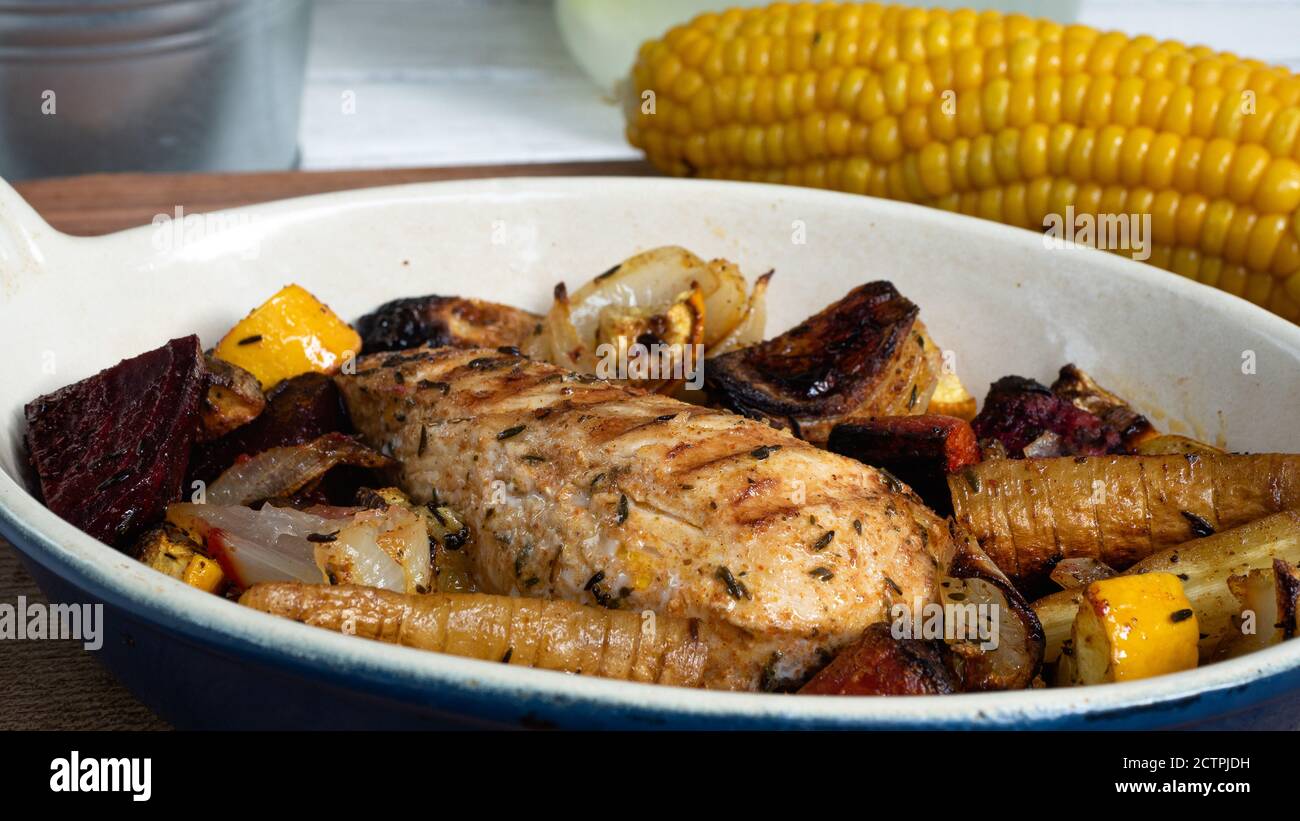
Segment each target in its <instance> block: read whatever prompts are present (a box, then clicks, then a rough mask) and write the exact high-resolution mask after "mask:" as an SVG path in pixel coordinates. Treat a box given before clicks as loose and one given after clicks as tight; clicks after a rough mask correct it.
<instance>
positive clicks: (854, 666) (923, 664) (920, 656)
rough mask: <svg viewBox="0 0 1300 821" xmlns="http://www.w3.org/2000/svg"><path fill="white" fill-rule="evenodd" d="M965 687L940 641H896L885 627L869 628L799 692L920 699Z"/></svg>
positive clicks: (876, 625) (873, 626)
mask: <svg viewBox="0 0 1300 821" xmlns="http://www.w3.org/2000/svg"><path fill="white" fill-rule="evenodd" d="M960 689H961V683H960V681H959V679H958V678H957V676H956V674H955V673H954V672H953V670H952V667H951V665H950V663H949V653H948V648H947V647H946V646H945V645H944V643H943V642H942V641H939V640H937V639H931V640H924V639H911V638H907V639H897V638H894V636H893V634H892V633H891V632H890V627H889V625H888V624H885V623H884V622H877V623H876V624H873V625H871V626H870V627H868V628H867V629H866V630H865V631H864V632H863V634H862V637H861V638H860V639H858V640H857V641H856V642H854V643H853V644H850V645H849V646H848V647H845V648H844V649H843V650H841V651H840V652H839V654H838V655H836V656H835V659H834V661H832V662H831V663H830V664H828V665H826V666H825V667H823V668H822V670H821V672H819V673H818V674H817V675H815V676H813V678H812V680H811V681H809V682H808V683H807V684H805V685H804V686H803V687H802V688H801V689H800V690H799V692H800V693H802V694H804V695H815V696H922V695H932V694H936V693H955V692H958V691H959V690H960Z"/></svg>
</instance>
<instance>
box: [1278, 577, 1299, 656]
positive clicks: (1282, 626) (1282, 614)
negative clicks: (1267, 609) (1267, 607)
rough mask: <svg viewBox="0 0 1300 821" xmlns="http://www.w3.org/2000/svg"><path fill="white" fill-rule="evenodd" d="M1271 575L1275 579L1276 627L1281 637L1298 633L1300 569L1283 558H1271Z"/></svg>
mask: <svg viewBox="0 0 1300 821" xmlns="http://www.w3.org/2000/svg"><path fill="white" fill-rule="evenodd" d="M1273 577H1274V579H1276V581H1277V616H1278V620H1277V628H1278V629H1279V630H1281V631H1282V638H1283V639H1293V638H1295V637H1296V634H1297V633H1300V570H1297V569H1296V566H1295V565H1294V564H1292V563H1291V562H1288V561H1286V560H1285V559H1274V560H1273Z"/></svg>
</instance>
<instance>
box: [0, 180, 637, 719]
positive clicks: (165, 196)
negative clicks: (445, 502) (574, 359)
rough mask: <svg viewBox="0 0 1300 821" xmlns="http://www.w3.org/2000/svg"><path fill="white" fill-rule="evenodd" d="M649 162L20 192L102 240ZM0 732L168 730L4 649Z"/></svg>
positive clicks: (13, 589)
mask: <svg viewBox="0 0 1300 821" xmlns="http://www.w3.org/2000/svg"><path fill="white" fill-rule="evenodd" d="M650 173H653V172H652V171H651V170H650V168H649V166H647V165H646V164H644V163H640V162H601V163H550V164H545V165H513V166H488V167H481V166H480V167H459V168H409V169H391V170H382V171H329V172H282V173H262V174H226V175H209V174H176V175H170V174H168V175H153V174H99V175H93V176H85V177H69V178H64V179H51V180H34V181H31V182H26V183H22V184H19V185H18V186H16V187H17V189H18V191H19V193H21V194H22V195H23V196H24V197H25V198H26V199H27V201H28V202H29V203H31V205H32V207H33V208H35V209H36V210H37V211H38V212H40V214H41V215H42V216H43V217H44V218H45V219H46V221H48V222H49V223H50V224H51V225H52V226H54V227H55V228H57V229H59V230H60V231H64V232H66V233H69V234H77V235H81V236H93V235H98V234H105V233H109V232H111V231H117V230H120V229H123V228H130V227H133V226H136V225H143V224H146V223H148V222H149V221H150V220H151V219H153V217H154V215H155V214H164V213H165V214H170V213H172V212H173V210H174V209H175V208H176V207H177V206H182V207H184V209H185V211H186V212H187V213H200V212H203V211H213V210H216V209H219V208H229V207H232V206H237V205H248V204H251V203H256V202H266V201H268V200H277V199H283V198H285V197H296V196H303V195H307V194H318V193H322V192H325V191H339V190H344V189H349V188H367V187H371V186H377V185H397V184H401V183H410V182H430V181H435V180H460V179H474V178H480V177H514V176H548V177H554V176H586V175H637V176H641V175H645V174H650ZM19 596H26V597H27V599H28V600H29V601H44V597H43V596H41V594H40V591H39V590H38V589H37V588H36V584H35V583H34V582H33V581H32V578H31V576H29V575H28V574H27V571H26V570H25V569H24V568H23V566H22V564H21V563H20V562H19V560H18V556H17V554H16V552H15V551H14V549H13V548H12V547H11V546H10V545H8V544H7V543H5V542H4V541H3V540H0V602H7V603H15V602H16V601H17V599H18V597H19ZM0 729H98V730H114V729H116V730H121V729H130V730H159V729H167V725H166V724H165V723H164V722H162V721H161V720H160V719H158V718H157V717H156V716H154V715H153V714H152V713H151V712H150V711H149V710H148V708H146V707H145V706H144V705H142V704H141V703H140V702H138V701H136V700H135V698H134V697H132V695H131V694H130V693H129V692H127V691H126V689H125V688H123V687H122V686H121V685H120V684H118V683H117V682H116V681H115V680H114V679H113V677H112V676H111V675H109V674H108V672H107V671H106V670H104V669H103V668H102V667H100V665H99V664H98V663H97V662H96V661H95V659H94V654H93V653H87V652H86V651H84V650H83V649H82V648H81V644H80V643H78V642H73V641H0Z"/></svg>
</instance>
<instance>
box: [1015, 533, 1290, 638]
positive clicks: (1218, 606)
mask: <svg viewBox="0 0 1300 821" xmlns="http://www.w3.org/2000/svg"><path fill="white" fill-rule="evenodd" d="M1275 559H1283V560H1285V561H1288V562H1292V563H1294V562H1300V512H1297V511H1294V510H1288V511H1285V512H1283V513H1276V514H1274V515H1272V516H1267V517H1265V518H1263V519H1259V520H1257V521H1253V522H1251V523H1250V524H1246V525H1242V526H1241V527H1237V528H1233V529H1232V530H1225V531H1223V532H1222V533H1216V534H1215V535H1213V536H1207V537H1205V538H1202V539H1194V540H1192V541H1189V542H1186V543H1184V544H1180V545H1176V546H1174V547H1170V548H1167V549H1165V550H1162V551H1160V552H1159V553H1155V554H1153V555H1151V556H1148V557H1147V558H1145V559H1143V560H1142V561H1140V562H1138V563H1137V564H1135V565H1133V566H1132V567H1130V568H1129V569H1128V570H1126V571H1124V573H1123V574H1121V575H1125V576H1128V575H1136V574H1140V573H1172V574H1174V575H1175V576H1177V577H1178V578H1179V580H1180V581H1182V583H1183V591H1184V593H1185V594H1186V595H1187V598H1188V600H1189V601H1191V603H1192V608H1193V609H1194V610H1195V611H1196V618H1197V621H1198V623H1199V625H1200V631H1201V636H1202V638H1201V657H1202V659H1208V658H1210V657H1211V656H1212V654H1213V653H1214V650H1215V648H1216V647H1217V646H1218V645H1219V644H1220V642H1221V641H1222V640H1223V639H1224V637H1225V636H1227V635H1228V634H1229V633H1230V632H1231V631H1232V624H1231V622H1232V618H1233V617H1234V616H1237V615H1238V614H1239V613H1240V611H1241V609H1240V606H1239V603H1238V602H1237V599H1236V598H1235V597H1234V594H1233V592H1232V590H1231V588H1230V585H1229V579H1230V578H1232V577H1233V576H1244V575H1248V574H1249V573H1250V572H1251V571H1252V570H1265V569H1268V568H1269V567H1271V566H1272V564H1273V561H1274V560H1275ZM1081 598H1082V589H1073V590H1062V591H1060V592H1057V593H1053V594H1051V595H1050V596H1045V597H1043V598H1041V599H1039V600H1038V601H1036V602H1034V611H1035V612H1036V613H1037V614H1038V617H1039V619H1040V620H1041V621H1042V624H1043V630H1044V633H1045V635H1046V637H1047V649H1046V654H1045V658H1046V660H1047V661H1054V660H1056V658H1057V656H1058V654H1059V653H1060V652H1061V646H1062V644H1063V643H1064V642H1065V641H1066V639H1068V637H1069V633H1070V626H1071V624H1073V622H1074V616H1075V613H1076V611H1077V610H1078V608H1079V602H1080V600H1081Z"/></svg>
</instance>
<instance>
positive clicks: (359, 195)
mask: <svg viewBox="0 0 1300 821" xmlns="http://www.w3.org/2000/svg"><path fill="white" fill-rule="evenodd" d="M610 186H620V187H624V188H629V189H637V188H643V190H647V191H649V190H652V189H663V188H668V189H677V190H681V189H683V188H684V187H689V188H688V190H685V191H683V192H682V193H683V195H685V196H693V197H695V196H719V197H725V196H728V195H730V194H733V193H735V191H736V189H737V187H744V188H745V189H747V193H749V194H752V193H754V189H755V188H758V189H772V190H771V195H772V196H777V195H778V193H779V195H780V196H781V197H784V198H785V199H786V200H788V201H793V202H795V203H798V202H800V201H803V200H805V199H813V200H815V199H818V198H826V197H851V198H853V199H854V200H856V201H858V202H859V203H861V202H862V201H864V200H870V207H871V208H873V209H875V210H877V211H879V212H882V213H889V212H895V213H896V214H898V215H905V216H906V217H907V218H908V219H910V220H914V221H917V222H923V221H931V222H933V223H938V224H940V225H944V224H947V225H949V226H952V227H954V228H956V229H959V232H960V233H962V234H964V235H967V236H975V237H976V238H982V237H988V238H990V240H992V241H996V242H998V243H1001V244H1004V245H1010V246H1016V245H1018V246H1021V247H1023V248H1025V249H1026V251H1027V252H1028V250H1029V249H1030V248H1032V247H1035V246H1037V247H1040V248H1041V238H1040V236H1039V235H1038V234H1036V233H1034V232H1030V231H1025V230H1021V229H1017V228H1011V227H1007V226H1003V225H999V224H996V223H993V222H988V221H985V220H978V219H974V218H971V217H965V216H961V215H955V214H950V213H947V212H944V211H940V210H937V209H930V208H924V207H921V206H916V205H911V204H908V203H899V202H893V201H888V200H875V199H871V198H864V197H856V196H853V195H847V194H838V193H834V192H826V191H819V190H814V189H792V188H789V187H779V186H768V185H759V184H755V183H730V182H718V181H703V180H676V179H658V178H644V179H643V178H624V177H572V178H570V177H547V178H505V179H491V180H470V181H455V182H442V183H415V184H410V185H401V186H389V187H383V188H371V189H361V190H354V191H340V192H334V193H328V194H320V195H314V196H310V197H301V198H296V199H289V200H280V201H276V202H270V203H264V204H260V205H253V206H248V207H246V208H241V209H236V210H234V211H232V212H230V213H248V214H255V215H259V216H261V217H263V218H270V217H273V216H283V215H285V214H290V213H293V212H300V218H301V219H310V218H311V216H310V215H311V212H312V211H313V210H317V209H321V210H329V209H330V208H331V207H334V206H338V205H342V204H344V203H357V202H364V201H378V200H391V199H394V198H396V199H402V198H404V197H407V196H411V195H413V194H415V193H417V192H427V191H431V190H432V191H434V192H436V194H437V195H438V196H439V197H455V196H459V195H473V194H476V193H477V194H481V193H484V192H485V191H492V192H509V191H512V190H514V191H528V192H538V193H554V194H557V195H563V194H568V195H573V194H581V193H582V192H583V191H584V190H592V189H598V188H599V189H608V188H609V187H610ZM859 207H860V206H859ZM4 229H8V232H9V233H8V237H6V235H5V230H4ZM147 230H148V226H144V227H140V228H134V229H130V231H134V232H142V231H147ZM121 233H127V232H121ZM110 236H119V235H110ZM51 238H54V240H53V241H71V242H93V241H95V240H93V239H90V240H87V239H79V238H71V237H67V236H65V235H61V234H58V233H57V232H55V231H54V230H53V229H52V228H50V227H49V226H47V225H45V224H44V222H43V221H41V220H40V218H39V217H38V216H37V215H36V214H35V212H34V211H32V210H31V209H30V208H29V207H28V206H27V205H26V203H24V202H22V201H21V199H19V198H18V197H17V195H16V194H15V193H14V192H13V190H12V189H10V188H9V187H8V186H7V185H6V184H4V183H3V181H0V261H3V260H4V259H6V257H7V258H8V259H9V261H10V262H13V261H14V259H15V258H16V257H17V258H19V259H20V260H21V256H22V255H23V254H25V253H29V254H30V253H35V252H36V250H37V247H38V242H47V241H51ZM1085 253H1090V254H1091V255H1092V259H1093V266H1094V267H1095V268H1096V269H1097V270H1098V273H1099V274H1102V275H1106V276H1115V277H1120V278H1129V279H1137V280H1142V281H1144V282H1145V283H1146V284H1148V285H1154V286H1155V287H1156V288H1158V289H1160V290H1163V291H1165V292H1167V293H1168V294H1169V295H1170V298H1172V299H1181V300H1189V301H1191V302H1193V303H1196V304H1197V305H1199V306H1200V307H1203V308H1205V309H1206V310H1213V311H1218V312H1222V313H1226V314H1228V315H1230V316H1231V317H1233V318H1234V319H1235V320H1236V321H1237V322H1240V323H1251V324H1253V325H1254V326H1255V327H1257V328H1259V329H1262V330H1263V331H1265V332H1267V333H1269V334H1271V335H1272V336H1273V338H1274V339H1277V340H1280V341H1282V342H1283V343H1284V344H1285V345H1286V346H1287V347H1289V348H1291V349H1293V350H1295V351H1297V352H1300V326H1296V325H1294V324H1292V323H1290V322H1287V321H1286V320H1284V319H1282V318H1280V317H1278V316H1276V315H1274V314H1272V313H1270V312H1268V311H1265V310H1264V309H1262V308H1259V307H1258V306H1255V305H1253V304H1251V303H1249V302H1247V301H1245V300H1243V299H1240V298H1237V297H1234V296H1231V295H1229V294H1226V293H1224V292H1221V291H1218V290H1216V289H1213V288H1209V287H1207V286H1204V285H1200V284H1198V283H1195V282H1192V281H1190V280H1187V279H1184V278H1182V277H1178V276H1172V275H1170V274H1168V273H1165V272H1162V271H1160V270H1158V269H1155V268H1151V267H1149V266H1146V265H1142V264H1139V263H1135V262H1132V261H1130V260H1127V259H1123V258H1121V257H1118V256H1115V255H1112V254H1108V253H1104V252H1085ZM1298 358H1300V357H1298ZM0 518H3V519H4V520H6V521H7V524H8V525H9V526H10V528H11V529H13V530H14V531H16V532H14V533H12V534H11V535H13V536H15V537H16V538H17V539H18V540H23V541H26V542H27V543H28V544H29V545H32V546H33V547H35V546H39V550H40V551H41V553H36V554H33V556H32V558H33V559H35V560H36V561H37V562H39V563H41V564H43V565H45V566H47V567H50V568H51V569H53V570H55V572H57V573H59V575H61V576H68V575H69V574H68V573H67V571H68V570H71V571H72V574H71V576H72V578H73V580H74V583H76V584H78V585H81V586H89V587H91V588H92V589H93V590H97V591H102V592H105V593H106V594H107V597H108V598H111V599H114V600H116V601H117V603H120V604H122V605H124V606H126V607H128V608H129V609H130V610H131V611H132V612H133V613H135V614H137V615H138V616H139V617H141V618H144V619H146V620H148V621H151V622H154V623H158V624H162V625H164V626H166V627H168V628H169V629H171V630H174V631H176V632H180V633H183V634H186V635H188V636H190V637H192V638H195V639H197V640H199V641H201V642H205V643H208V644H214V645H218V646H221V645H229V644H232V643H233V644H235V645H237V646H238V645H241V644H243V645H248V646H251V647H253V648H257V649H259V650H261V651H264V652H268V653H271V652H273V653H280V654H283V656H284V657H285V658H286V660H288V661H292V662H296V663H297V664H300V665H310V666H321V667H324V668H325V669H332V670H335V671H338V672H341V673H343V674H344V675H350V674H351V675H356V676H359V677H365V678H371V679H375V678H382V679H388V680H391V681H394V682H400V683H402V684H404V685H409V684H410V683H417V684H423V683H427V684H428V685H429V687H430V693H436V692H438V691H439V689H440V688H442V687H448V688H454V689H459V690H465V691H470V692H475V691H476V692H477V693H479V694H484V693H493V694H499V696H500V697H501V698H510V697H511V696H512V695H514V696H517V695H519V694H522V693H527V694H528V695H529V696H534V697H540V698H545V699H548V700H554V701H555V702H557V703H573V702H589V703H591V704H593V705H597V706H606V707H610V708H615V709H619V710H626V711H629V712H645V711H652V712H656V711H657V712H662V713H664V714H666V715H671V716H673V717H678V718H682V719H687V720H690V719H699V720H703V721H708V720H710V719H718V720H726V719H743V720H745V721H747V722H749V721H757V722H762V720H764V719H771V720H776V721H781V722H783V723H791V722H795V723H800V724H807V725H808V726H827V727H831V726H858V727H870V726H872V725H891V726H897V725H900V724H907V725H911V726H916V727H926V726H932V727H941V726H944V725H966V726H971V725H982V726H1019V725H1023V724H1025V723H1032V722H1034V721H1035V720H1040V721H1049V720H1051V719H1059V718H1061V717H1084V718H1086V717H1087V716H1088V715H1095V714H1100V713H1107V714H1110V713H1114V712H1116V711H1130V710H1135V709H1141V708H1143V707H1148V706H1152V705H1158V704H1161V703H1164V702H1171V703H1176V702H1180V701H1183V700H1186V699H1189V698H1194V697H1197V696H1200V695H1202V694H1206V693H1211V692H1214V691H1220V690H1225V689H1229V688H1239V687H1242V686H1243V685H1249V684H1251V683H1254V682H1257V681H1260V680H1262V679H1266V678H1269V677H1271V676H1276V675H1280V674H1283V673H1287V672H1290V671H1293V670H1296V669H1298V668H1300V641H1294V642H1286V643H1284V644H1281V645H1279V646H1276V647H1272V648H1268V649H1266V650H1263V651H1260V652H1257V653H1253V654H1250V655H1248V656H1245V657H1242V658H1238V659H1233V660H1230V661H1225V662H1220V663H1217V664H1212V665H1208V666H1206V667H1201V668H1198V669H1195V670H1190V671H1186V672H1182V673H1176V674H1172V675H1166V676H1160V677H1157V678H1152V679H1145V680H1141V681H1134V682H1125V683H1119V684H1109V685H1104V686H1097V687H1085V688H1058V689H1040V690H1024V691H1015V692H1001V693H963V694H958V695H947V696H910V697H907V698H887V697H886V698H882V697H838V698H810V697H803V698H799V697H791V696H788V695H772V694H760V693H729V692H716V691H708V690H688V689H683V688H676V687H664V686H658V685H647V684H635V683H629V682H622V681H612V680H607V679H600V678H595V677H586V676H570V675H565V674H562V673H555V672H550V671H545V670H534V669H529V668H521V667H514V666H510V665H502V664H497V663H493V662H485V661H478V660H474V659H465V658H459V657H455V656H447V655H442V654H437V653H428V652H424V651H419V650H414V649H410V648H405V647H398V646H393V645H388V644H382V643H379V642H370V641H357V640H356V639H354V638H351V637H348V636H343V635H339V634H335V633H332V632H329V631H325V630H320V629H317V628H313V627H308V626H306V625H302V624H298V623H295V622H290V621H287V620H284V619H281V618H277V617H274V616H270V615H268V614H265V613H262V612H259V611H254V610H250V609H248V608H243V607H240V606H238V605H237V604H235V603H233V602H230V601H227V600H225V599H223V598H220V597H216V596H212V595H210V594H206V593H202V592H200V591H198V590H196V589H194V588H191V587H188V586H186V585H184V584H182V583H181V582H179V581H176V580H173V579H170V578H167V577H164V576H161V575H160V574H157V573H155V572H154V571H152V570H150V569H149V568H147V567H145V566H144V565H141V564H139V563H138V562H136V561H134V560H132V559H130V558H128V557H126V556H124V555H123V554H121V553H119V552H118V551H116V550H114V549H113V548H111V547H109V546H107V545H105V544H103V543H101V542H99V541H97V540H95V539H93V538H91V537H90V536H88V535H86V534H85V533H83V532H81V531H80V530H78V529H77V528H75V527H73V526H72V525H70V524H68V523H67V522H65V521H63V520H62V519H60V518H59V517H57V516H55V515H54V514H53V513H51V512H50V511H49V510H48V509H46V508H45V507H44V505H42V504H40V503H39V502H38V501H37V500H36V499H35V498H33V497H32V496H31V495H29V494H28V493H27V491H26V490H24V489H23V488H22V487H21V486H20V485H19V484H18V483H17V482H16V481H15V480H14V479H13V478H12V477H11V476H9V475H8V473H5V472H3V471H0ZM24 537H25V538H24ZM42 554H44V555H42Z"/></svg>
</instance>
